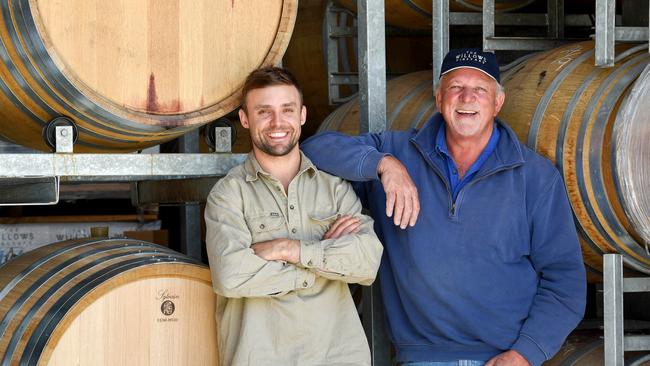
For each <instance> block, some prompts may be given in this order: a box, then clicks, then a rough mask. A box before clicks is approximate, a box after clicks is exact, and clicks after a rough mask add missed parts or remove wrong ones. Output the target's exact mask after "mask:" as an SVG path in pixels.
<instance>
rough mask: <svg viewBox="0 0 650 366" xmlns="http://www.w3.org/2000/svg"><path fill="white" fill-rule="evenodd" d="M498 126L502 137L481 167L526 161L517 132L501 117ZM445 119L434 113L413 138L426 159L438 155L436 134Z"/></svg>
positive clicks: (496, 120) (506, 165) (510, 164)
mask: <svg viewBox="0 0 650 366" xmlns="http://www.w3.org/2000/svg"><path fill="white" fill-rule="evenodd" d="M494 120H495V122H496V126H497V128H499V129H500V132H501V137H500V138H499V143H498V144H497V147H496V149H495V150H494V153H493V154H492V155H491V156H490V157H489V158H488V160H487V161H486V162H485V165H484V166H483V168H482V169H481V170H482V171H485V170H488V169H489V170H490V171H491V170H494V169H499V168H503V167H510V166H517V165H521V164H523V163H524V162H525V159H524V154H523V151H522V145H521V143H520V142H519V140H518V139H517V135H516V134H515V132H514V131H513V130H512V129H511V128H510V127H509V126H508V125H506V124H505V123H504V122H502V121H501V120H500V119H499V118H495V119H494ZM444 123H445V122H444V120H443V118H442V115H441V114H440V113H436V114H434V115H433V116H432V117H431V118H430V119H429V120H428V121H427V122H426V123H425V124H424V126H423V127H422V129H420V130H419V131H418V132H417V133H416V134H415V136H413V137H412V138H411V142H412V143H414V144H415V145H417V146H418V148H419V150H420V152H421V153H422V154H424V155H426V156H425V158H426V159H430V158H431V157H433V156H435V155H438V154H439V152H438V151H437V150H436V135H437V134H438V130H439V129H440V126H443V125H444Z"/></svg>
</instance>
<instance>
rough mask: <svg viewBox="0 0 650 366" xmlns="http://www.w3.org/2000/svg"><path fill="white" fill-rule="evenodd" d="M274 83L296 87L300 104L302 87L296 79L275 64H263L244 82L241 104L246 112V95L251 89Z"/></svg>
mask: <svg viewBox="0 0 650 366" xmlns="http://www.w3.org/2000/svg"><path fill="white" fill-rule="evenodd" d="M274 85H291V86H294V87H296V89H298V94H300V104H301V105H302V88H301V87H300V84H298V80H296V77H295V76H293V74H291V73H290V72H289V70H287V69H283V68H281V67H275V66H265V67H262V68H259V69H257V70H254V71H253V72H251V73H250V74H248V77H246V81H245V82H244V87H243V88H242V91H241V106H242V109H244V112H246V95H248V93H249V92H250V91H251V90H253V89H261V88H266V87H269V86H274Z"/></svg>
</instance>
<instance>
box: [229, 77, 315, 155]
mask: <svg viewBox="0 0 650 366" xmlns="http://www.w3.org/2000/svg"><path fill="white" fill-rule="evenodd" d="M306 117H307V110H306V108H305V106H303V105H302V103H301V101H300V93H299V92H298V89H296V87H295V86H293V85H283V84H280V85H272V86H267V87H263V88H258V89H252V90H250V91H248V93H247V94H246V100H245V105H244V107H242V109H240V110H239V118H240V120H241V124H242V126H244V127H245V128H247V129H249V131H250V135H251V140H252V142H253V150H254V151H255V154H256V155H259V154H260V153H261V154H266V155H269V156H284V155H287V154H289V153H291V152H294V151H295V152H297V150H298V147H297V145H298V139H299V138H300V129H301V126H302V125H303V124H304V123H305V120H306Z"/></svg>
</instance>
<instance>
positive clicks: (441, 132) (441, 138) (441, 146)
mask: <svg viewBox="0 0 650 366" xmlns="http://www.w3.org/2000/svg"><path fill="white" fill-rule="evenodd" d="M445 131H446V129H445V125H444V124H442V125H441V126H440V128H439V129H438V133H437V134H436V141H435V143H436V145H435V148H436V151H437V152H439V153H442V154H445V155H446V156H450V154H449V148H448V147H447V139H446V134H445V133H446V132H445ZM499 135H500V132H499V128H498V127H497V123H496V122H494V123H493V125H492V134H491V135H490V139H489V140H488V143H487V145H485V148H484V149H483V151H482V152H481V154H480V156H479V159H480V158H482V157H483V156H485V155H490V154H491V153H492V151H494V149H495V148H496V147H497V143H498V142H499Z"/></svg>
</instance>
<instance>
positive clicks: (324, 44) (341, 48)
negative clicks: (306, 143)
mask: <svg viewBox="0 0 650 366" xmlns="http://www.w3.org/2000/svg"><path fill="white" fill-rule="evenodd" d="M327 3H328V1H325V0H304V1H300V3H299V6H298V15H297V18H296V25H295V28H294V32H293V35H292V37H291V42H290V43H289V46H288V47H287V51H286V53H285V55H284V58H283V66H285V67H286V68H288V69H289V70H290V71H291V72H292V73H293V74H294V75H295V76H296V78H297V79H298V82H300V84H301V86H302V88H303V98H304V102H305V105H306V106H307V123H305V125H304V126H303V128H302V135H303V137H308V136H311V135H312V134H313V133H314V132H315V131H316V129H317V128H318V126H319V125H320V124H321V122H322V121H323V120H324V119H325V117H327V116H328V115H329V114H330V113H331V112H332V111H333V110H334V109H336V106H332V105H330V103H329V95H328V82H327V57H328V55H329V54H330V53H332V49H331V48H330V47H333V46H334V45H335V47H336V48H337V51H338V58H337V59H336V61H337V63H338V68H339V70H340V71H341V72H356V71H357V44H356V38H353V37H340V38H336V39H335V40H332V44H331V43H330V41H329V40H328V37H327V29H326V24H325V17H326V16H327V14H328V13H327ZM330 16H331V18H332V23H335V24H336V25H338V26H340V27H353V26H355V25H356V19H355V17H354V14H352V13H350V12H348V11H342V12H335V13H333V14H331V15H330ZM431 57H432V51H431V37H428V36H426V37H404V36H391V35H388V36H387V37H386V70H387V72H388V73H391V74H400V73H408V72H413V71H416V70H422V69H426V68H430V67H431ZM334 88H337V89H338V91H339V95H340V97H341V98H346V97H351V96H353V95H354V93H356V87H354V88H350V87H347V86H343V85H342V86H334Z"/></svg>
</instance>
